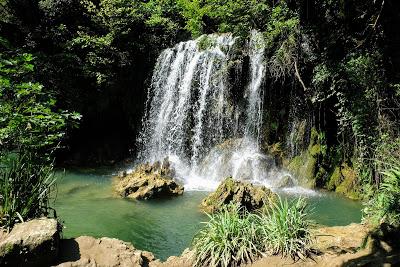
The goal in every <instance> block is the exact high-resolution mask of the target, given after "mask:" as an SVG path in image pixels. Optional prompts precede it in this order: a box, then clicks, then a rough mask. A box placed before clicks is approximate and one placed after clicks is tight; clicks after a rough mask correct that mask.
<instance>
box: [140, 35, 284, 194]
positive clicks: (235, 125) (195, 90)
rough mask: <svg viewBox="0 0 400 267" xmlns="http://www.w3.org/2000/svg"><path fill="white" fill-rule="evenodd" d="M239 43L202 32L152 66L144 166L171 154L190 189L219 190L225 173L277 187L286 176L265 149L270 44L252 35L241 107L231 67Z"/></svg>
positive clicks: (143, 133)
mask: <svg viewBox="0 0 400 267" xmlns="http://www.w3.org/2000/svg"><path fill="white" fill-rule="evenodd" d="M236 41H237V39H236V38H235V37H233V36H232V35H231V34H221V35H216V34H212V35H204V36H201V37H199V38H198V39H196V40H191V41H187V42H181V43H179V44H177V45H176V46H175V47H173V48H168V49H166V50H164V51H163V52H162V53H161V54H160V56H159V58H158V60H157V63H156V66H155V68H154V72H153V77H152V83H151V86H150V88H149V91H148V100H147V104H146V114H145V116H144V118H143V128H142V131H141V134H140V138H139V141H140V144H141V151H140V154H139V158H140V161H142V162H145V161H148V162H154V161H156V160H162V159H164V158H165V157H168V159H169V160H170V161H171V162H172V164H173V166H174V167H175V169H176V172H177V175H178V178H180V179H182V182H183V183H185V188H186V190H188V189H189V190H190V189H193V190H195V189H199V190H202V189H206V190H208V189H214V188H215V187H216V186H217V185H218V183H219V182H220V181H221V180H222V179H223V178H225V177H227V176H233V177H234V178H235V179H241V180H250V181H252V182H256V183H262V184H267V185H269V186H273V184H274V182H276V181H277V180H279V177H280V176H282V175H283V174H282V173H281V172H280V171H279V170H278V169H277V168H276V166H275V164H274V160H273V159H272V157H270V156H268V155H265V154H263V153H262V152H261V150H260V143H261V141H262V117H263V116H262V114H263V98H264V93H263V92H264V90H265V86H264V84H263V81H264V79H265V73H266V71H265V69H266V65H265V59H264V39H263V36H262V34H261V33H258V32H257V31H252V32H251V37H250V40H249V43H248V55H249V58H250V66H249V83H248V85H247V86H246V88H245V90H243V92H241V93H242V94H243V95H242V96H241V99H242V100H244V101H241V102H242V103H245V104H241V105H239V104H238V103H235V101H234V99H233V96H232V95H233V92H232V89H231V88H232V86H231V84H229V69H230V67H231V65H232V64H233V61H234V59H235V55H237V53H238V51H237V47H236Z"/></svg>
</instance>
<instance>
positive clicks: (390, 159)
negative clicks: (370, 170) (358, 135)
mask: <svg viewBox="0 0 400 267" xmlns="http://www.w3.org/2000/svg"><path fill="white" fill-rule="evenodd" d="M377 155H378V157H377V159H376V161H375V162H376V163H377V164H378V166H377V169H378V171H379V174H380V181H379V182H378V183H372V182H371V181H367V182H366V183H365V189H364V190H365V193H366V200H365V202H364V209H363V212H364V217H365V219H367V220H370V221H371V222H372V223H374V224H378V223H383V222H385V223H388V224H391V225H393V226H396V227H398V226H400V139H396V140H392V141H390V142H389V141H386V142H384V143H382V145H381V146H380V147H379V151H378V152H377ZM376 184H377V185H376Z"/></svg>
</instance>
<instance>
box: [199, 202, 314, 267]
mask: <svg viewBox="0 0 400 267" xmlns="http://www.w3.org/2000/svg"><path fill="white" fill-rule="evenodd" d="M307 211H308V209H307V205H306V202H305V200H304V199H303V198H299V199H298V200H297V201H292V202H288V201H287V200H284V201H283V200H282V199H281V198H279V199H278V202H277V203H274V204H272V205H271V206H270V207H268V208H265V210H263V211H262V212H260V213H258V214H257V213H255V214H253V213H249V212H247V211H246V210H245V209H240V208H239V207H237V206H235V205H233V204H229V205H227V206H225V207H223V209H222V211H221V212H219V213H215V214H212V215H208V217H209V218H210V221H209V222H207V223H206V225H205V227H204V228H203V229H202V230H201V231H200V232H199V233H198V234H197V235H196V236H195V237H194V239H193V244H192V246H193V249H194V251H195V255H196V256H195V257H196V260H195V265H196V266H223V267H225V266H239V265H241V264H246V263H250V262H253V261H254V260H255V259H257V258H258V257H259V256H261V255H264V254H267V253H268V254H273V255H276V254H281V255H282V256H290V257H292V258H293V259H296V258H301V259H304V258H305V257H308V256H310V253H311V241H312V238H311V233H310V227H311V225H312V222H311V221H310V220H309V219H308V215H307Z"/></svg>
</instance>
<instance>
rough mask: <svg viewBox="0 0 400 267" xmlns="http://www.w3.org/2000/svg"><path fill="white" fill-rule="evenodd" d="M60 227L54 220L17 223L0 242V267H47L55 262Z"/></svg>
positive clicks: (43, 219) (44, 219) (45, 219)
mask: <svg viewBox="0 0 400 267" xmlns="http://www.w3.org/2000/svg"><path fill="white" fill-rule="evenodd" d="M59 241H60V227H59V224H58V222H57V220H55V219H47V218H41V219H35V220H32V221H29V222H24V223H19V224H16V225H15V226H14V228H13V229H12V231H11V232H10V233H9V234H5V235H2V238H1V240H0V265H1V266H49V265H51V264H52V263H54V261H55V260H56V257H57V254H58V245H59Z"/></svg>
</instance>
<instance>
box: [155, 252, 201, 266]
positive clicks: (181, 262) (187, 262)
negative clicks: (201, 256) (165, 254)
mask: <svg viewBox="0 0 400 267" xmlns="http://www.w3.org/2000/svg"><path fill="white" fill-rule="evenodd" d="M194 256H195V255H194V251H193V250H190V249H188V248H187V249H185V251H183V252H182V255H181V256H171V257H169V258H168V259H167V260H166V261H165V262H162V261H160V260H155V261H152V262H150V264H149V267H192V266H193V265H194Z"/></svg>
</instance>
